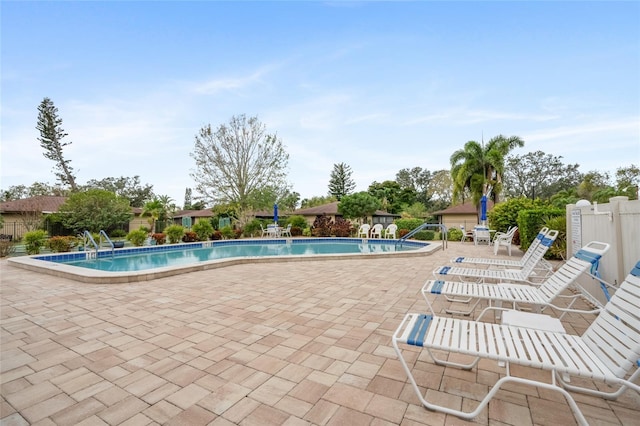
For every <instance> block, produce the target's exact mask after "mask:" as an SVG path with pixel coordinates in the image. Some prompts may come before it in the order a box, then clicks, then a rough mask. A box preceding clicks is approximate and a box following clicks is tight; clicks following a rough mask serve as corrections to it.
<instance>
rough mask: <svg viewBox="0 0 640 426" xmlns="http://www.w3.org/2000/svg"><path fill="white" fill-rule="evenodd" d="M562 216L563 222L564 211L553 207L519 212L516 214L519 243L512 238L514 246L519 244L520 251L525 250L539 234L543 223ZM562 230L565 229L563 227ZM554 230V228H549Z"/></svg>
mask: <svg viewBox="0 0 640 426" xmlns="http://www.w3.org/2000/svg"><path fill="white" fill-rule="evenodd" d="M557 216H562V218H563V220H564V218H565V216H566V210H564V209H557V208H555V207H541V208H536V209H530V210H521V211H520V212H519V213H518V232H517V233H516V234H519V237H520V238H519V241H516V240H515V238H514V244H518V243H519V244H520V249H521V250H525V251H526V250H527V249H528V248H529V246H530V245H531V243H532V242H533V239H534V238H535V237H536V235H538V232H540V228H542V227H543V226H546V225H545V222H546V221H547V220H548V219H550V218H553V217H557ZM563 228H565V227H564V226H563ZM550 229H555V228H550Z"/></svg>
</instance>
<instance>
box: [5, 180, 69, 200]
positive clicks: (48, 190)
mask: <svg viewBox="0 0 640 426" xmlns="http://www.w3.org/2000/svg"><path fill="white" fill-rule="evenodd" d="M68 192H69V191H68V190H65V189H64V188H62V187H61V186H58V185H56V186H51V185H49V184H48V183H46V182H34V183H32V184H31V186H29V187H27V186H25V185H12V186H10V187H9V188H7V189H6V190H3V191H2V201H11V200H21V199H23V198H29V197H37V196H39V195H55V196H62V197H65V196H67V195H69V194H68Z"/></svg>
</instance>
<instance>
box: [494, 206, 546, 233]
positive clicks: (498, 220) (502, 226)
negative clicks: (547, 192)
mask: <svg viewBox="0 0 640 426" xmlns="http://www.w3.org/2000/svg"><path fill="white" fill-rule="evenodd" d="M542 206H544V203H543V202H541V201H540V200H535V201H534V200H531V199H529V198H526V197H520V198H512V199H510V200H507V201H505V202H503V203H499V204H496V205H495V206H494V207H493V209H491V211H490V212H489V213H487V218H488V219H489V227H490V228H491V229H495V230H496V231H499V232H507V231H508V230H509V228H511V227H512V226H518V227H520V224H519V220H518V214H519V213H520V211H522V210H532V209H537V208H540V207H542ZM537 233H538V232H537V231H536V234H537ZM534 236H535V234H534Z"/></svg>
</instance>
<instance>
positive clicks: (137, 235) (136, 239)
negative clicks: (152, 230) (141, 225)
mask: <svg viewBox="0 0 640 426" xmlns="http://www.w3.org/2000/svg"><path fill="white" fill-rule="evenodd" d="M146 239H147V231H146V230H144V229H134V230H133V231H130V232H129V233H128V234H127V240H129V241H130V242H131V244H133V245H134V246H136V247H140V246H142V245H143V244H144V240H146Z"/></svg>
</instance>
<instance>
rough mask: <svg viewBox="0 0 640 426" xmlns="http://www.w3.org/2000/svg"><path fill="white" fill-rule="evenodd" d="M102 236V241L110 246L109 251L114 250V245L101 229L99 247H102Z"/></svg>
mask: <svg viewBox="0 0 640 426" xmlns="http://www.w3.org/2000/svg"><path fill="white" fill-rule="evenodd" d="M103 236H104V239H105V240H106V241H107V242H108V243H109V245H110V246H111V250H113V249H115V245H114V244H113V241H111V239H110V238H109V236H108V235H107V233H106V232H104V230H103V229H101V230H100V247H102V237H103Z"/></svg>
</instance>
